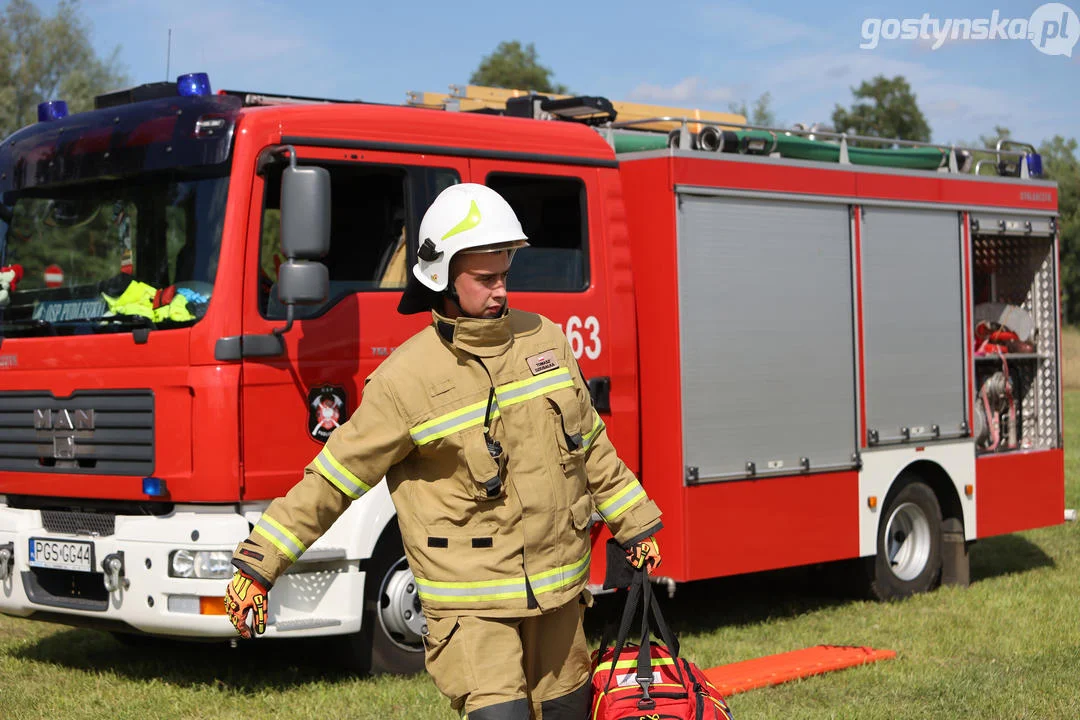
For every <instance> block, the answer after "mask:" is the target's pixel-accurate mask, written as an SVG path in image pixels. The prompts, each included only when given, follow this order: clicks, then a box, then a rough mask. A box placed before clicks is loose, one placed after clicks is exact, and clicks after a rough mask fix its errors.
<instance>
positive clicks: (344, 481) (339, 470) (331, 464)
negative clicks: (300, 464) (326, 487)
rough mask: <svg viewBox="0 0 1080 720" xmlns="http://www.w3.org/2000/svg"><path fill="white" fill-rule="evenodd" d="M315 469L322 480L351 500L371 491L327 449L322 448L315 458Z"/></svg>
mask: <svg viewBox="0 0 1080 720" xmlns="http://www.w3.org/2000/svg"><path fill="white" fill-rule="evenodd" d="M315 467H316V469H318V471H319V472H320V473H321V474H322V476H323V477H324V478H326V479H327V480H329V481H330V482H332V483H334V485H336V486H337V488H338V490H340V491H341V492H343V493H345V494H346V495H348V496H349V497H351V498H352V499H353V500H355V499H357V498H358V497H360V496H361V495H363V494H364V493H366V492H367V491H368V490H370V489H371V486H370V485H368V484H366V483H364V482H361V480H360V478H358V477H356V476H355V475H353V474H352V473H351V472H349V470H348V468H346V467H345V466H344V465H342V464H341V463H339V462H338V461H337V458H335V457H334V456H333V455H331V454H330V450H329V449H327V448H323V449H322V452H320V453H319V454H318V455H316V456H315Z"/></svg>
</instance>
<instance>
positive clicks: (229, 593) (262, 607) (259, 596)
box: [225, 570, 267, 640]
mask: <svg viewBox="0 0 1080 720" xmlns="http://www.w3.org/2000/svg"><path fill="white" fill-rule="evenodd" d="M266 606H267V601H266V588H264V587H263V586H262V583H260V582H259V581H258V580H256V579H255V578H253V577H251V576H250V575H248V574H247V573H245V572H244V571H242V570H237V571H236V574H235V575H233V579H232V581H231V582H230V583H229V586H228V587H227V588H225V614H226V615H228V616H229V622H231V623H232V624H233V627H234V628H236V632H238V633H240V637H242V638H244V639H245V640H246V639H249V638H251V637H252V636H253V634H254V635H262V634H263V633H264V632H266ZM249 612H250V613H251V614H252V620H253V624H252V625H249V624H248V613H249Z"/></svg>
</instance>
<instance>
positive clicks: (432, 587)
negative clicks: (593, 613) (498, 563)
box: [414, 553, 589, 602]
mask: <svg viewBox="0 0 1080 720" xmlns="http://www.w3.org/2000/svg"><path fill="white" fill-rule="evenodd" d="M588 571H589V553H585V556H584V557H583V558H581V559H580V560H578V561H577V562H574V563H571V564H569V565H564V566H562V567H558V568H555V569H554V570H548V571H546V572H542V573H538V574H536V575H532V576H530V577H529V580H528V584H529V587H531V588H532V591H533V594H534V595H539V594H541V593H546V592H551V591H553V590H560V589H562V588H564V587H566V586H567V585H572V584H574V583H575V582H577V581H578V580H580V579H581V578H582V577H583V576H584V575H585V574H586V573H587V572H588ZM414 579H415V580H416V587H417V594H419V595H420V598H421V599H422V600H433V601H437V602H484V601H488V600H506V599H510V598H523V597H526V596H527V592H526V590H525V584H526V583H525V578H523V577H519V578H507V579H504V580H478V581H474V582H446V581H441V580H425V579H423V578H420V577H415V576H414Z"/></svg>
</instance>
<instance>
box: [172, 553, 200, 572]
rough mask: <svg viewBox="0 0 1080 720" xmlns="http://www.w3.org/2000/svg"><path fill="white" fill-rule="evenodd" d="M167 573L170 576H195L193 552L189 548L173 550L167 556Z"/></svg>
mask: <svg viewBox="0 0 1080 720" xmlns="http://www.w3.org/2000/svg"><path fill="white" fill-rule="evenodd" d="M169 575H171V576H172V577H181V578H189V577H195V553H193V552H191V551H190V550H174V551H173V554H172V557H171V558H169Z"/></svg>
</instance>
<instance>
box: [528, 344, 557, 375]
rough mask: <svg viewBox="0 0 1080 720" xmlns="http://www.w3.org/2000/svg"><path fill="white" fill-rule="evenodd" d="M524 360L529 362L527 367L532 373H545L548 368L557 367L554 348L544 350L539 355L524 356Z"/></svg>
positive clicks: (553, 368)
mask: <svg viewBox="0 0 1080 720" xmlns="http://www.w3.org/2000/svg"><path fill="white" fill-rule="evenodd" d="M525 362H527V363H529V369H530V370H532V374H533V375H539V374H540V373H546V372H547V371H548V370H556V369H558V367H559V361H558V360H556V359H555V351H554V350H545V351H544V352H542V353H540V354H539V355H533V356H532V357H528V358H525Z"/></svg>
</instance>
